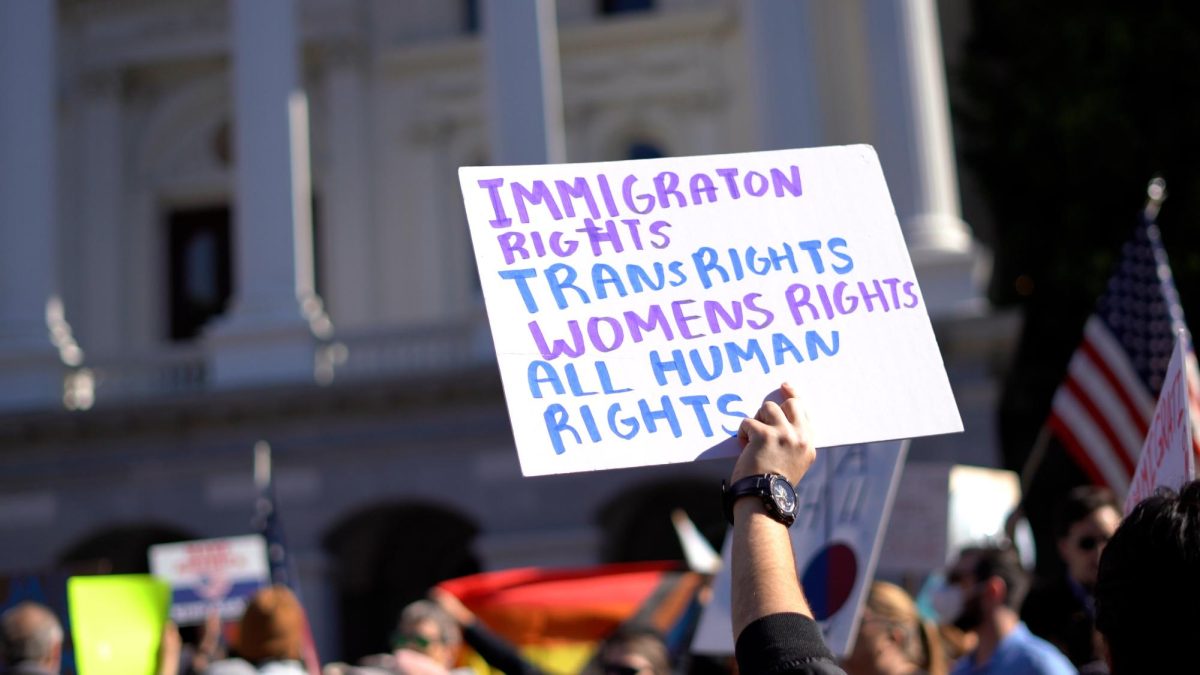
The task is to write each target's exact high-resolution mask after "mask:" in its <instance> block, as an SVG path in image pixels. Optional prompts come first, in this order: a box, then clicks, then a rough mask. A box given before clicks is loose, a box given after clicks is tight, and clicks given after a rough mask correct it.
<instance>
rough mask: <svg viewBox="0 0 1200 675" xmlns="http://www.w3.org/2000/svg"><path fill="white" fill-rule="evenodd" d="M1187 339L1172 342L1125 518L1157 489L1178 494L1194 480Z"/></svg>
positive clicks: (1182, 338)
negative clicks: (1167, 488) (1185, 346)
mask: <svg viewBox="0 0 1200 675" xmlns="http://www.w3.org/2000/svg"><path fill="white" fill-rule="evenodd" d="M1186 344H1187V336H1186V334H1185V333H1184V332H1183V331H1180V332H1179V334H1178V335H1177V336H1176V338H1175V350H1174V351H1173V352H1172V354H1171V362H1170V363H1169V364H1168V365H1167V374H1166V377H1164V378H1163V386H1162V391H1160V392H1159V394H1158V405H1156V406H1155V407H1154V418H1153V419H1152V420H1151V422H1150V429H1149V431H1148V432H1147V433H1146V440H1145V442H1143V443H1142V454H1141V455H1140V456H1139V457H1138V464H1137V470H1136V471H1134V473H1133V479H1132V480H1131V481H1130V482H1129V494H1127V495H1126V496H1125V515H1129V512H1130V511H1133V507H1135V506H1137V505H1138V503H1140V502H1141V501H1142V500H1143V499H1145V498H1147V497H1149V496H1150V495H1152V494H1154V489H1155V488H1157V487H1159V486H1165V487H1169V488H1171V489H1172V490H1178V489H1179V488H1180V487H1181V486H1182V485H1183V484H1184V483H1187V482H1190V481H1193V480H1196V455H1195V452H1194V451H1193V449H1192V418H1191V414H1190V409H1191V405H1190V401H1189V398H1188V382H1187V377H1186V375H1185V374H1184V364H1185V363H1186V362H1187V354H1186V352H1185V349H1184V345H1186Z"/></svg>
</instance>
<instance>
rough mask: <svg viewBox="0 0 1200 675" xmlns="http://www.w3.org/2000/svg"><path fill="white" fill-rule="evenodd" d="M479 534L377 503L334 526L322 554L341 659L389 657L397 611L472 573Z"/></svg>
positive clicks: (419, 507) (432, 515) (438, 516)
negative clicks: (329, 567)
mask: <svg viewBox="0 0 1200 675" xmlns="http://www.w3.org/2000/svg"><path fill="white" fill-rule="evenodd" d="M478 531H479V530H478V528H477V527H476V526H475V524H474V523H473V522H471V521H470V520H468V519H467V518H465V517H463V516H461V515H459V514H457V513H455V512H453V511H450V510H447V509H444V508H442V507H440V506H435V505H431V504H413V503H409V504H384V505H380V506H376V507H372V508H368V509H365V510H363V511H359V512H357V513H355V514H352V515H350V516H349V517H347V518H345V519H344V520H342V521H341V523H340V524H338V525H336V526H335V527H333V528H332V529H331V530H330V531H329V532H328V533H327V534H326V535H325V538H324V542H323V545H324V548H325V550H326V551H327V552H328V553H329V554H330V555H331V556H332V557H333V559H334V564H335V566H336V570H337V573H336V574H337V576H336V583H337V588H338V605H339V609H340V611H339V614H340V624H341V626H340V637H341V645H342V653H341V658H342V660H344V661H346V662H349V663H354V662H356V661H358V659H360V658H361V657H363V656H366V655H368V654H378V653H381V652H384V651H389V650H390V647H391V644H390V641H389V637H390V636H391V632H392V629H393V628H395V626H396V620H397V618H399V616H400V610H402V609H403V608H404V606H405V605H407V604H408V603H410V602H412V601H413V600H418V599H420V598H423V597H424V596H425V593H426V591H428V590H429V588H430V587H432V586H433V585H435V584H437V583H438V582H440V581H445V580H446V579H453V578H455V577H460V576H465V575H467V574H474V573H476V572H478V571H479V570H480V567H479V560H478V559H477V558H476V557H475V554H474V552H473V551H472V550H471V543H472V541H473V540H474V538H475V534H476V533H477V532H478Z"/></svg>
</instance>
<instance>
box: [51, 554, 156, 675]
mask: <svg viewBox="0 0 1200 675" xmlns="http://www.w3.org/2000/svg"><path fill="white" fill-rule="evenodd" d="M67 597H68V598H69V600H68V602H69V604H70V608H71V612H70V613H71V636H72V638H73V639H74V641H75V663H76V665H77V666H78V668H79V672H80V673H81V674H82V675H152V674H153V673H155V672H157V665H158V646H159V643H160V642H161V641H162V634H163V627H164V626H165V625H166V621H167V606H168V605H169V604H170V602H171V590H170V589H169V588H168V587H167V585H166V584H165V583H164V582H162V581H161V580H159V579H155V578H154V577H152V576H150V575H147V574H125V575H113V576H95V577H71V578H70V579H68V580H67Z"/></svg>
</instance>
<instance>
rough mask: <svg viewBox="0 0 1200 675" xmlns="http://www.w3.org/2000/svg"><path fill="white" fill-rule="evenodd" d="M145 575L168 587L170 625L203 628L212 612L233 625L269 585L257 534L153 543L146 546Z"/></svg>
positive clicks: (262, 544)
mask: <svg viewBox="0 0 1200 675" xmlns="http://www.w3.org/2000/svg"><path fill="white" fill-rule="evenodd" d="M150 573H151V574H153V575H154V576H156V577H158V578H160V579H162V580H163V581H166V582H167V583H168V584H170V585H171V619H172V620H173V621H175V623H177V624H179V625H181V626H186V625H192V624H199V623H203V622H204V618H205V616H207V615H208V613H209V612H210V611H212V610H214V609H215V610H217V611H218V612H219V613H220V615H221V618H222V619H225V620H236V619H239V618H241V616H242V612H244V611H245V609H246V603H247V602H248V601H249V599H250V597H251V596H253V595H254V593H255V592H256V591H257V590H258V589H260V588H262V587H264V586H266V585H268V583H269V579H270V571H269V569H268V567H267V545H266V542H265V541H264V540H263V538H262V537H260V536H258V535H247V536H243V537H227V538H224V539H202V540H197V541H183V542H179V543H174V544H158V545H155V546H151V547H150Z"/></svg>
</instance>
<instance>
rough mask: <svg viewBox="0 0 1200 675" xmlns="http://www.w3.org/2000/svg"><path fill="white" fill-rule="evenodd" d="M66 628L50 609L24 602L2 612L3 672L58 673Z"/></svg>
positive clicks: (0, 664) (0, 647)
mask: <svg viewBox="0 0 1200 675" xmlns="http://www.w3.org/2000/svg"><path fill="white" fill-rule="evenodd" d="M62 643H63V629H62V624H60V623H59V622H58V617H56V616H54V612H51V611H50V609H49V608H47V607H44V606H42V605H39V604H37V603H36V602H22V603H21V604H19V605H16V606H14V607H12V608H10V609H9V610H8V611H6V612H4V614H2V615H0V672H3V673H10V674H12V675H57V674H58V672H59V669H60V668H61V667H62Z"/></svg>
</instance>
